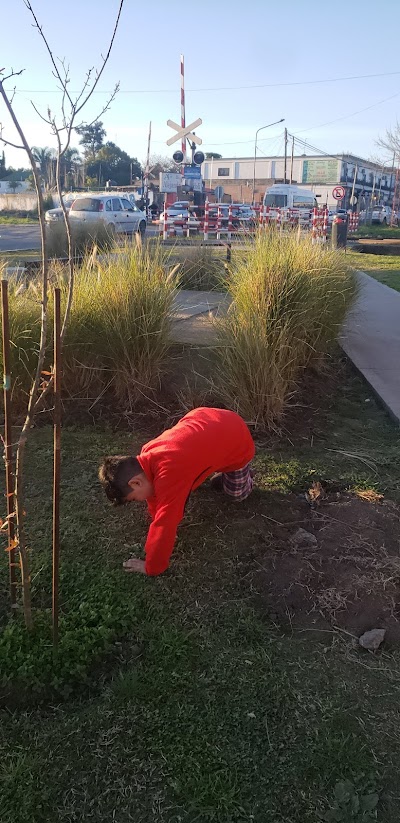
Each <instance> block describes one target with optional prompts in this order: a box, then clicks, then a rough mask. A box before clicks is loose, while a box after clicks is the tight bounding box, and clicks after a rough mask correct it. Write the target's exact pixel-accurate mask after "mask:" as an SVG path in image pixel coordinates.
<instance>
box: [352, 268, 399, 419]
mask: <svg viewBox="0 0 400 823" xmlns="http://www.w3.org/2000/svg"><path fill="white" fill-rule="evenodd" d="M357 277H358V280H359V286H360V294H359V297H358V299H357V302H356V304H355V306H354V308H353V310H352V311H351V312H350V314H349V316H348V318H347V320H346V323H345V325H344V328H343V333H342V335H341V338H340V340H339V342H340V345H341V346H342V348H343V350H344V351H345V352H346V354H347V356H348V357H349V358H350V360H352V361H353V363H354V365H355V366H356V368H357V369H358V370H359V371H360V372H361V374H362V375H363V376H364V377H365V379H366V380H367V381H368V383H369V384H370V385H371V387H372V388H373V390H374V391H375V392H376V394H377V395H378V397H379V398H380V400H381V401H382V403H383V404H384V406H386V408H387V410H388V412H389V413H390V415H391V416H392V417H393V418H394V419H395V420H396V422H397V423H400V293H399V292H396V291H394V290H393V289H390V288H389V286H384V285H383V284H382V283H378V281H377V280H374V279H373V278H372V277H369V276H368V275H367V274H365V273H364V272H362V271H359V272H357Z"/></svg>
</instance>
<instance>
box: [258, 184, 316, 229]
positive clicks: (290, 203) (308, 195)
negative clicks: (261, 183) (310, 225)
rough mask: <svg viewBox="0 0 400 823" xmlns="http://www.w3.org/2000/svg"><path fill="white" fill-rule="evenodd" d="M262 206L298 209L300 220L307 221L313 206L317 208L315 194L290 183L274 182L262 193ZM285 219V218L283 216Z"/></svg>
mask: <svg viewBox="0 0 400 823" xmlns="http://www.w3.org/2000/svg"><path fill="white" fill-rule="evenodd" d="M263 202H264V206H267V207H269V208H270V209H298V210H299V214H300V221H301V222H304V221H308V220H309V219H310V217H311V212H312V210H313V209H314V208H318V202H317V199H316V197H315V194H314V193H313V192H312V191H311V190H310V189H302V188H301V187H300V186H293V185H292V184H291V183H274V184H273V185H272V186H269V187H268V189H267V190H266V192H265V194H264V201H263ZM284 219H285V218H284Z"/></svg>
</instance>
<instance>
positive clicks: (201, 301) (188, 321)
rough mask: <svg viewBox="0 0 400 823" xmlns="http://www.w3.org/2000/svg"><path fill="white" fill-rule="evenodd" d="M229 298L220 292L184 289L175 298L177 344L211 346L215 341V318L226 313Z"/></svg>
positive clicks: (174, 323)
mask: <svg viewBox="0 0 400 823" xmlns="http://www.w3.org/2000/svg"><path fill="white" fill-rule="evenodd" d="M228 306H229V297H228V295H227V294H225V293H224V292H219V291H189V290H186V289H182V291H179V292H178V294H177V295H176V298H175V304H174V315H175V319H174V321H173V324H172V336H173V339H174V341H175V343H191V344H194V345H196V344H198V345H202V346H210V345H212V343H213V342H214V341H215V331H214V327H213V322H212V321H213V318H214V317H216V316H217V315H218V314H220V313H221V312H222V313H223V312H225V311H226V310H227V308H228Z"/></svg>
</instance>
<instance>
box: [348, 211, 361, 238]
mask: <svg viewBox="0 0 400 823" xmlns="http://www.w3.org/2000/svg"><path fill="white" fill-rule="evenodd" d="M359 222H360V215H359V213H358V212H356V211H352V212H350V214H349V226H348V231H349V234H350V233H351V232H355V231H357V229H358V224H359Z"/></svg>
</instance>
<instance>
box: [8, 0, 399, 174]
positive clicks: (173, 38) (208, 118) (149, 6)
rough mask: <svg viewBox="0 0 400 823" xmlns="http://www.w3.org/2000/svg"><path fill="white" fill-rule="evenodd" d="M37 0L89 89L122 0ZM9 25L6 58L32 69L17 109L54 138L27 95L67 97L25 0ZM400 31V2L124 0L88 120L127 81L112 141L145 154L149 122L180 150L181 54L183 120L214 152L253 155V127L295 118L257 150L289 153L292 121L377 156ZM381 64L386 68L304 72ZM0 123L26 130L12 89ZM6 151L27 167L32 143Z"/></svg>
mask: <svg viewBox="0 0 400 823" xmlns="http://www.w3.org/2000/svg"><path fill="white" fill-rule="evenodd" d="M32 2H33V6H34V9H35V11H36V13H37V16H38V18H39V21H40V23H42V24H43V27H44V30H45V33H46V36H47V38H48V40H49V42H50V43H51V44H52V46H53V50H54V53H55V54H56V55H57V56H58V57H60V58H64V57H65V58H66V60H67V62H69V64H70V68H71V84H70V88H71V89H72V90H75V89H79V88H80V87H81V84H82V80H83V78H84V76H85V72H86V70H87V69H88V68H89V67H90V66H92V65H96V64H98V56H99V54H100V53H101V52H103V53H104V52H105V50H106V48H107V44H108V39H109V36H110V32H111V29H112V26H113V21H114V18H115V14H116V11H117V9H118V6H119V0H107V1H106V0H79V2H78V0H69V2H68V3H65V4H64V3H63V4H61V3H60V2H55V0H32ZM3 3H4V0H3ZM67 11H68V14H67ZM2 24H3V25H2V55H1V65H2V66H4V67H6V69H7V73H8V69H9V68H10V67H12V68H13V69H14V70H18V69H21V68H23V69H25V71H24V72H23V74H22V75H21V76H20V77H18V78H16V81H15V84H16V89H17V93H16V96H15V100H14V104H15V109H16V111H17V114H18V116H19V117H20V120H21V123H22V124H23V126H24V129H25V131H26V134H27V136H28V139H29V142H30V143H31V144H32V145H41V146H45V145H47V146H50V145H53V142H52V137H51V135H50V133H49V129H48V127H47V126H46V125H45V124H44V123H42V122H41V121H40V119H39V118H38V116H37V115H36V114H35V112H34V110H33V108H32V105H31V102H30V101H31V100H33V101H34V103H35V104H36V105H37V106H38V107H39V108H40V109H41V110H42V111H44V112H45V111H46V109H47V106H48V105H50V107H51V108H54V110H57V107H59V101H60V95H59V94H58V93H57V92H56V82H55V80H54V78H53V77H52V73H51V66H50V64H49V59H48V57H47V55H46V53H45V50H44V46H43V44H42V41H41V39H40V37H39V35H38V32H37V31H35V30H34V28H32V25H31V17H30V15H29V13H28V11H27V9H26V7H25V4H24V2H23V0H12V3H8V4H7V12H6V13H5V14H4V11H3V19H2ZM399 30H400V3H399V0H385V2H384V3H381V4H379V3H377V2H376V0H351V2H347V3H344V2H343V0H342V2H340V3H332V2H331V0H325V2H324V0H318V2H316V0H302V1H301V2H300V0H286V3H284V4H283V3H272V2H270V0H247V2H238V0H236V2H235V0H230V1H229V2H228V1H227V0H214V2H212V0H203V2H201V3H200V2H199V3H197V5H196V6H195V5H194V4H193V3H182V2H176V0H169V2H163V1H162V0H151V2H138V0H125V4H124V8H123V12H122V18H121V25H120V28H119V30H118V33H117V37H116V40H115V44H114V49H113V51H112V54H111V58H110V61H109V63H108V65H107V68H106V70H105V73H104V75H103V78H102V80H101V83H100V86H99V93H97V94H95V95H94V97H93V98H92V100H91V101H90V103H89V104H88V106H87V108H86V109H85V113H84V119H85V120H86V121H88V120H92V119H93V118H94V117H96V115H97V113H98V111H99V110H100V109H101V107H102V106H103V105H104V102H105V100H106V98H107V91H109V90H110V89H112V88H113V86H114V85H115V83H116V82H118V81H119V82H120V86H121V90H120V93H119V95H118V97H117V99H116V100H115V102H114V103H113V104H112V108H111V110H110V111H109V112H107V113H106V114H105V115H104V117H102V120H103V122H104V125H105V128H106V130H107V139H108V140H112V141H114V142H116V143H117V144H118V145H119V146H121V148H123V149H125V151H127V152H128V153H129V154H130V155H131V156H134V157H135V156H136V157H137V158H138V159H139V160H143V159H144V157H145V153H146V145H147V131H148V124H149V121H150V120H151V121H152V124H153V125H152V137H153V142H152V152H153V153H157V154H163V155H171V154H172V152H173V149H171V148H168V147H167V146H166V144H165V141H166V140H167V139H168V137H170V136H171V135H172V131H171V130H170V129H169V128H168V127H167V125H166V121H167V119H168V118H171V119H172V120H175V121H177V122H179V120H180V88H179V83H180V76H179V56H180V54H181V53H183V54H184V55H185V75H186V77H185V83H186V122H190V121H192V120H194V119H196V118H197V117H201V118H202V120H203V125H202V126H201V127H199V129H197V134H198V135H199V136H201V137H202V139H203V148H204V150H205V151H218V152H220V153H221V154H223V155H224V156H225V157H240V156H250V155H252V153H253V151H254V135H255V131H256V129H258V128H259V127H260V126H263V125H265V124H267V123H270V122H272V121H275V120H279V119H280V118H281V117H284V118H285V123H283V124H281V125H279V126H275V127H273V128H271V129H270V130H265V131H264V132H262V133H261V134H260V135H259V143H258V146H259V153H260V154H261V153H262V152H265V153H266V154H272V153H281V152H282V148H283V127H284V126H285V125H286V126H287V128H288V130H289V132H290V133H294V134H296V135H298V137H299V139H300V138H301V139H302V140H303V139H304V140H306V141H309V142H310V143H311V144H312V145H314V146H317V147H319V148H321V149H323V150H324V151H326V152H328V153H329V152H332V153H337V152H341V151H351V152H352V153H355V154H359V155H361V156H364V157H369V156H371V155H376V154H377V153H379V150H378V149H377V147H376V145H375V141H376V139H377V137H378V136H379V135H383V134H384V133H385V130H386V129H387V128H389V127H391V126H394V125H395V124H396V120H397V119H398V118H399V119H400V117H399V111H400V60H399V58H398V33H399ZM395 72H397V74H396V73H395ZM373 74H382V75H383V74H386V76H381V77H368V78H366V77H364V78H360V79H353V80H341V81H336V82H321V83H309V82H308V83H307V81H316V80H323V81H325V80H326V81H327V80H329V79H332V78H343V77H350V76H359V75H373ZM279 84H281V85H279ZM284 84H287V85H284ZM255 86H258V88H255ZM388 98H391V99H388ZM383 100H385V101H386V102H380V101H383ZM367 108H368V110H366V111H362V110H363V109H367ZM355 112H359V113H357V114H354V113H355ZM350 115H352V116H350ZM339 118H340V119H339ZM0 121H1V122H2V124H3V129H4V131H3V135H4V137H9V139H10V140H13V139H15V133H14V132H13V130H12V128H11V127H10V125H9V119H8V116H7V112H6V111H5V108H4V104H3V103H2V101H0ZM331 121H336V122H331ZM325 124H329V125H325ZM73 144H74V145H78V138H77V137H76V139H75V140H74V141H73ZM177 147H178V146H177ZM381 154H382V153H381ZM6 160H7V162H8V164H13V165H18V166H20V165H27V164H26V159H25V157H24V155H23V153H22V152H18V151H16V150H12V149H10V148H8V149H7V148H6Z"/></svg>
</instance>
